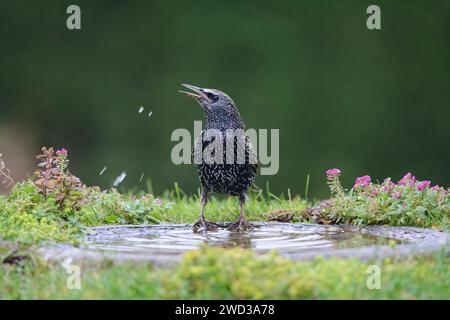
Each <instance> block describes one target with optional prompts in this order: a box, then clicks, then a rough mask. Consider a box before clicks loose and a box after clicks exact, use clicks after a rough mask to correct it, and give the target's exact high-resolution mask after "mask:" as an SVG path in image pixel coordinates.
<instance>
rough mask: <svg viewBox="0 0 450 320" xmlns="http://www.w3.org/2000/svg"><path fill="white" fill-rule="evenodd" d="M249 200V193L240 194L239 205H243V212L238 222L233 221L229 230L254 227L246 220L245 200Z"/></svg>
mask: <svg viewBox="0 0 450 320" xmlns="http://www.w3.org/2000/svg"><path fill="white" fill-rule="evenodd" d="M246 200H247V195H246V194H245V193H244V194H241V195H240V196H239V205H240V207H241V213H240V215H239V219H238V220H237V221H236V222H233V223H232V224H231V225H230V226H229V227H228V230H249V229H252V226H251V225H250V224H248V223H246V222H245V211H244V207H245V201H246Z"/></svg>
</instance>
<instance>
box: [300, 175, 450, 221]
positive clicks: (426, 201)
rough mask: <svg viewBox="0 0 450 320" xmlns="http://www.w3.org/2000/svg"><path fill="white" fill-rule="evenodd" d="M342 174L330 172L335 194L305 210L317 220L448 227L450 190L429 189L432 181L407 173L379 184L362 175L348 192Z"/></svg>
mask: <svg viewBox="0 0 450 320" xmlns="http://www.w3.org/2000/svg"><path fill="white" fill-rule="evenodd" d="M339 174H340V172H339ZM339 174H334V175H328V184H329V187H330V190H331V195H332V197H331V198H330V199H329V200H325V201H322V202H320V203H318V204H317V205H315V206H314V207H312V208H308V209H307V210H306V213H307V214H308V215H310V216H311V217H313V219H314V221H316V222H318V223H325V224H330V223H334V224H355V225H360V224H366V225H370V224H372V225H373V224H384V225H391V226H417V227H424V228H426V227H436V228H448V227H449V216H450V202H449V199H450V197H449V191H448V189H447V190H446V189H444V188H443V187H439V186H434V187H431V188H430V187H429V181H422V182H420V181H417V180H416V179H415V177H413V176H411V174H410V173H408V174H406V175H405V177H403V179H402V180H400V181H399V182H398V183H397V184H395V183H393V182H392V181H391V179H390V178H387V179H385V180H384V182H383V183H381V184H379V183H372V182H371V181H370V177H369V176H364V177H359V178H358V179H360V180H358V179H357V183H355V186H354V187H353V188H352V189H351V190H350V191H347V190H345V189H344V188H343V187H342V185H341V183H340V179H339ZM361 179H362V180H361ZM364 179H366V181H363V180H364ZM358 181H359V182H358Z"/></svg>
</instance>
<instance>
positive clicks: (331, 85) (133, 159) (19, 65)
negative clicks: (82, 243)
mask: <svg viewBox="0 0 450 320" xmlns="http://www.w3.org/2000/svg"><path fill="white" fill-rule="evenodd" d="M70 4H77V5H79V6H80V7H81V22H82V29H81V30H80V31H70V30H68V29H67V28H66V18H67V16H68V15H67V14H66V8H67V6H68V5H70ZM370 4H378V5H379V6H380V7H381V18H382V30H375V31H371V30H368V29H367V28H366V19H367V17H368V14H366V8H367V6H368V5H370ZM180 83H191V84H195V85H199V86H203V87H209V88H218V89H221V90H223V91H225V92H227V93H228V94H229V95H230V96H232V97H233V99H234V101H235V102H236V103H237V106H238V107H239V110H240V112H241V115H242V117H243V118H244V120H245V121H246V123H247V127H251V128H279V129H280V170H279V173H278V175H276V176H271V177H267V176H260V177H259V178H258V179H257V185H259V186H261V187H264V185H265V183H266V180H269V181H270V186H271V190H272V191H273V192H276V193H279V192H281V191H286V190H287V188H290V189H291V191H292V192H295V193H300V194H303V192H304V185H305V180H306V176H307V174H310V175H311V183H310V191H309V194H310V196H312V197H316V198H319V197H325V196H326V195H327V186H326V183H325V176H324V171H325V170H326V169H328V168H331V167H337V168H340V169H341V170H343V181H344V184H345V185H346V186H347V187H349V186H351V184H352V182H353V180H354V178H355V177H356V176H358V175H363V174H370V175H371V176H373V177H374V178H376V179H383V178H384V177H386V176H391V177H393V178H394V179H399V178H400V177H401V176H402V175H403V174H404V173H405V172H407V171H412V172H413V173H414V174H415V175H416V176H417V177H418V178H419V179H431V180H432V182H433V183H437V184H442V185H445V186H448V184H449V179H450V171H449V170H448V168H449V163H450V151H449V149H450V148H449V138H450V130H449V120H450V105H449V102H450V1H448V0H445V1H433V2H430V1H361V0H354V1H280V2H276V1H270V2H269V1H268V2H265V1H239V2H237V1H236V2H232V1H214V2H213V1H195V2H194V1H189V2H188V1H158V2H152V1H145V2H144V1H142V2H137V1H39V2H37V1H36V2H31V1H22V0H19V1H10V2H3V3H2V4H1V7H0V153H1V152H3V155H4V158H5V160H6V161H7V163H8V164H9V166H10V167H11V170H12V172H13V175H14V176H15V177H16V178H17V179H20V178H23V177H25V176H26V175H27V174H30V173H31V172H32V171H33V170H34V166H35V161H34V155H35V154H37V153H38V151H39V149H40V146H42V145H47V146H55V147H63V146H64V147H66V148H68V150H69V156H70V159H71V169H72V170H71V171H72V172H73V173H75V174H76V175H78V176H80V177H81V178H82V179H83V180H84V182H85V183H87V184H98V185H100V186H102V187H109V186H111V184H112V182H113V180H114V179H115V177H116V176H118V175H119V174H120V172H122V171H126V172H127V174H128V176H127V178H126V179H125V180H124V182H123V184H122V185H121V188H122V189H123V190H128V189H130V188H135V187H139V188H144V187H145V183H144V181H142V182H141V183H139V178H140V176H141V174H142V173H145V177H151V178H152V181H153V187H154V189H155V191H156V192H161V191H163V190H164V189H167V188H171V187H172V186H173V183H174V182H175V181H176V182H178V183H179V184H180V185H181V187H182V188H183V189H184V190H186V191H190V192H195V191H196V190H197V187H198V180H197V176H196V171H195V169H194V168H193V167H191V166H188V165H181V166H175V165H174V164H173V163H172V162H171V160H170V152H171V148H172V147H173V146H174V144H175V143H173V142H171V141H170V135H171V132H172V131H173V130H174V129H176V128H188V129H189V130H191V131H192V130H193V121H194V120H201V119H202V113H201V110H200V107H199V106H198V105H197V104H196V103H195V102H193V101H191V100H189V99H188V98H186V97H184V96H183V95H181V94H179V93H177V90H179V89H180V87H179V84H180ZM141 105H142V106H144V107H145V111H144V112H143V113H142V114H139V113H138V111H137V110H138V108H139V106H141ZM150 111H152V112H153V113H152V116H151V117H150V118H149V117H147V114H148V112H150ZM104 166H107V167H108V169H107V170H106V171H105V173H104V174H103V175H102V176H100V175H99V172H100V171H101V170H102V168H103V167H104ZM144 180H145V178H144Z"/></svg>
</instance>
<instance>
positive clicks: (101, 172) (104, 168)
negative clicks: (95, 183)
mask: <svg viewBox="0 0 450 320" xmlns="http://www.w3.org/2000/svg"><path fill="white" fill-rule="evenodd" d="M106 169H108V167H107V166H104V167H103V169H102V171H100V175H102V174H103V173H104V172H105V171H106Z"/></svg>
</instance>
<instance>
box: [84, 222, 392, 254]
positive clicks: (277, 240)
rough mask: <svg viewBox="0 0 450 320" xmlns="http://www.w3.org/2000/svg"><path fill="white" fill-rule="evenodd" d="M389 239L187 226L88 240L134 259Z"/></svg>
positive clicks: (285, 228) (100, 232)
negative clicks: (212, 249) (204, 249)
mask: <svg viewBox="0 0 450 320" xmlns="http://www.w3.org/2000/svg"><path fill="white" fill-rule="evenodd" d="M388 241H389V239H386V238H380V237H374V236H370V235H366V234H361V233H359V232H354V231H349V230H345V229H344V228H337V227H324V226H316V225H311V226H307V225H306V226H305V225H302V226H298V225H295V224H262V225H258V226H255V228H254V229H253V230H251V231H246V232H230V231H228V230H226V229H219V230H218V231H215V232H207V233H203V234H200V233H193V232H192V227H191V226H190V225H165V226H164V225H157V226H149V227H138V228H136V227H126V226H124V227H118V228H104V229H96V230H95V235H93V236H90V237H88V238H87V248H88V249H89V250H94V251H101V252H107V253H119V254H125V255H126V254H133V255H136V254H137V255H156V256H160V255H164V256H167V255H180V254H181V253H184V252H186V251H189V250H195V249H197V248H198V247H199V246H201V245H202V244H204V243H206V244H208V245H211V246H218V247H236V246H239V247H243V248H251V249H252V250H254V251H255V252H258V253H266V252H269V251H271V250H277V251H278V252H280V253H299V252H308V251H321V250H329V249H342V248H358V247H364V246H371V245H382V244H386V243H387V242H388Z"/></svg>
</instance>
